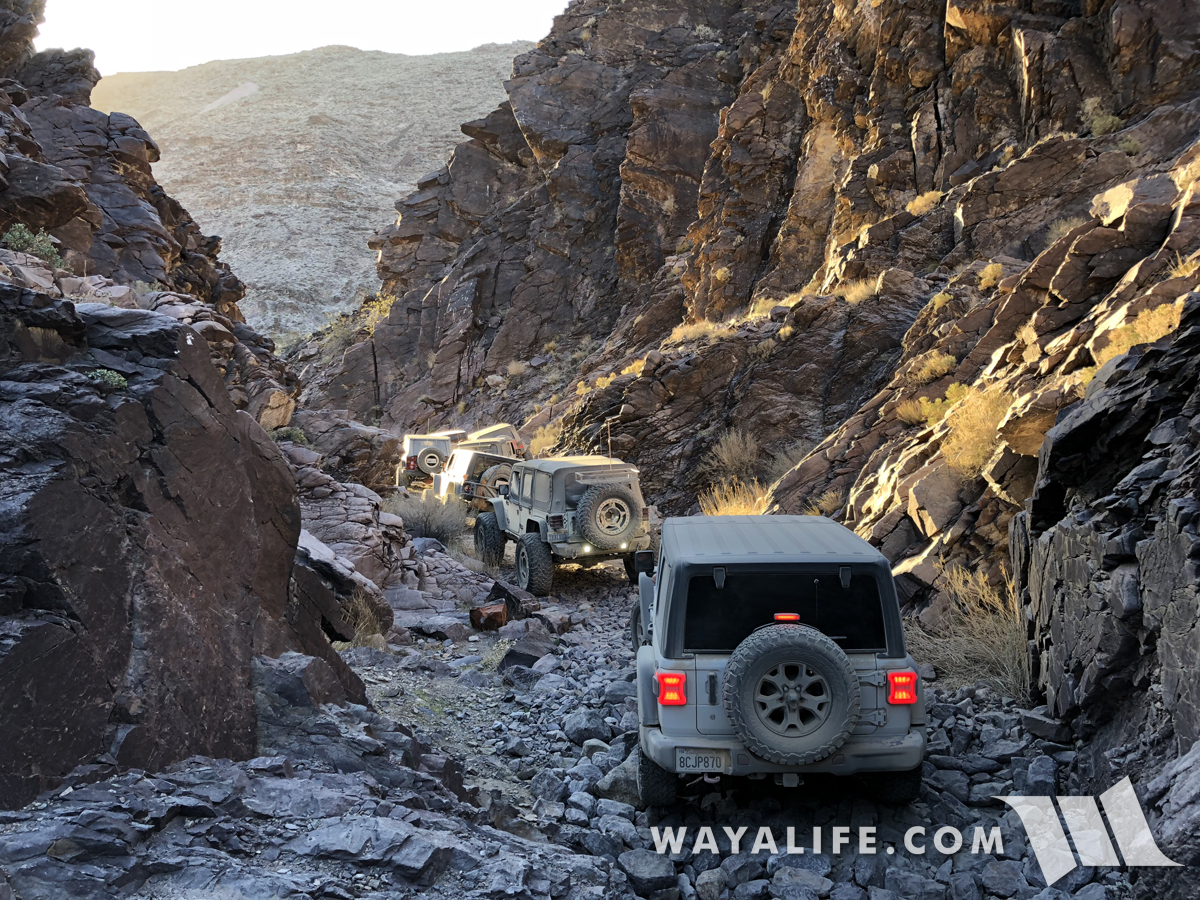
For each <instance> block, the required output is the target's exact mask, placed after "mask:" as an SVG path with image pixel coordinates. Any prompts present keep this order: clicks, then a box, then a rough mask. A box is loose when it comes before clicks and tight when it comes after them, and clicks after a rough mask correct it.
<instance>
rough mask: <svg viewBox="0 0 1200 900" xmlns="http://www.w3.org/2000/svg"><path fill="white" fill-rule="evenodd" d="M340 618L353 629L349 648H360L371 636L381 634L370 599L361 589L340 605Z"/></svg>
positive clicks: (377, 617) (356, 590)
mask: <svg viewBox="0 0 1200 900" xmlns="http://www.w3.org/2000/svg"><path fill="white" fill-rule="evenodd" d="M342 618H343V619H345V621H346V624H347V625H349V626H350V627H351V628H353V629H354V637H353V638H352V639H351V641H350V644H351V646H354V647H361V646H363V644H364V643H365V642H366V641H367V640H368V639H369V638H371V637H372V636H373V635H377V634H382V633H383V623H382V622H380V621H379V615H378V613H377V612H376V611H375V607H374V605H373V604H372V603H371V599H370V598H369V597H368V596H367V593H366V591H364V590H363V589H362V588H355V589H354V593H353V594H351V595H350V597H349V598H348V599H347V600H346V601H345V602H344V603H342Z"/></svg>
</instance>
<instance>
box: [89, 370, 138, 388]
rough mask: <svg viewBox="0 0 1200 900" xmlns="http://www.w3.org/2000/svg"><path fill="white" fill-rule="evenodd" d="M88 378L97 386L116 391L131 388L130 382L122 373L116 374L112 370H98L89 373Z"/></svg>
mask: <svg viewBox="0 0 1200 900" xmlns="http://www.w3.org/2000/svg"><path fill="white" fill-rule="evenodd" d="M88 378H90V379H91V380H92V381H95V382H96V383H97V384H102V385H104V386H105V387H107V388H112V389H113V390H114V391H123V390H125V388H127V387H129V380H128V379H127V378H126V377H125V376H124V375H122V374H121V373H120V372H114V371H113V370H112V369H96V370H95V371H94V372H89V373H88Z"/></svg>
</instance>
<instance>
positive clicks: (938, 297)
mask: <svg viewBox="0 0 1200 900" xmlns="http://www.w3.org/2000/svg"><path fill="white" fill-rule="evenodd" d="M953 299H954V295H953V294H951V293H950V292H949V291H942V292H941V293H940V294H934V295H933V296H932V297H930V298H929V302H930V303H932V304H933V308H934V309H941V308H942V307H943V306H945V305H946V304H947V303H949V302H950V301H951V300H953Z"/></svg>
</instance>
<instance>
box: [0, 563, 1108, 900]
mask: <svg viewBox="0 0 1200 900" xmlns="http://www.w3.org/2000/svg"><path fill="white" fill-rule="evenodd" d="M422 553H423V556H424V557H425V561H426V563H427V566H426V571H427V572H428V573H430V574H429V575H428V577H427V578H426V581H425V583H424V585H423V587H422V589H421V590H420V591H417V590H414V591H412V593H411V594H410V595H408V596H407V597H402V598H401V601H402V602H404V601H407V602H406V603H405V605H408V606H413V605H414V603H415V602H416V597H417V595H419V596H420V597H421V598H423V602H425V603H431V604H432V603H439V602H440V604H441V609H440V611H439V610H438V609H437V608H436V607H423V608H417V609H411V610H407V611H405V610H398V611H397V620H398V622H399V623H400V625H399V627H398V628H396V629H394V630H393V632H392V634H391V637H392V638H397V639H400V640H403V639H404V638H403V637H402V635H403V634H404V633H407V639H408V640H410V641H411V643H410V644H408V645H402V644H398V643H396V642H393V643H392V644H390V645H389V649H388V650H380V649H377V648H372V647H365V646H364V647H357V648H353V649H348V650H344V651H342V656H343V658H344V659H345V660H346V661H347V662H348V663H349V664H350V665H351V666H352V667H353V668H354V669H355V670H356V671H357V672H358V673H359V675H360V676H361V677H362V679H363V681H364V682H365V683H366V685H367V690H368V695H369V698H370V702H371V704H372V707H373V708H367V707H363V706H358V705H354V704H350V703H346V702H344V698H342V697H339V696H338V688H337V687H336V682H334V681H333V680H332V679H330V678H328V677H327V674H326V672H325V671H324V670H325V669H327V666H325V664H324V663H322V662H321V661H319V660H315V659H313V658H311V657H305V656H301V655H299V654H286V655H285V656H284V657H282V658H281V659H279V660H260V661H259V662H258V663H256V665H257V667H258V671H257V672H256V684H257V685H258V690H257V697H258V707H259V714H260V723H261V724H260V751H261V752H262V753H263V754H264V755H263V756H262V757H260V758H258V759H255V760H251V761H249V762H243V763H232V762H229V761H222V760H209V759H199V758H197V759H192V760H188V761H186V762H184V763H181V764H178V765H176V766H173V767H172V768H171V769H169V770H168V771H167V772H164V773H161V774H158V775H148V774H146V773H143V772H139V771H118V770H117V769H116V768H115V767H114V766H111V765H104V764H103V763H101V764H97V765H96V766H92V767H89V768H88V769H87V770H81V771H80V772H78V773H77V775H76V776H75V777H73V778H72V779H71V780H69V781H68V783H67V785H66V786H65V787H63V788H60V789H58V790H56V791H55V792H53V793H52V794H49V795H44V796H43V797H41V798H39V801H38V802H37V803H35V804H33V805H32V806H30V807H28V808H26V809H25V810H22V811H19V812H9V813H0V860H3V861H4V862H5V864H6V865H7V866H8V867H9V871H10V872H11V873H13V874H11V875H10V879H11V887H12V888H16V890H17V894H18V896H21V897H22V898H23V900H24V898H27V897H31V896H34V894H31V893H28V892H27V890H28V887H29V886H30V885H33V884H34V883H35V882H36V883H37V884H40V885H43V886H45V885H53V886H54V887H55V888H56V891H57V892H56V893H55V894H54V896H55V897H72V898H75V897H79V898H90V897H112V896H138V897H148V898H161V900H183V898H200V897H205V898H208V897H220V898H255V900H258V898H262V900H268V898H301V897H311V898H323V897H334V898H351V897H353V898H379V900H382V898H385V897H387V898H395V897H408V896H422V897H435V898H436V897H454V898H456V900H462V898H464V897H471V898H474V897H480V898H482V897H489V898H490V897H495V898H500V897H528V898H535V897H537V898H545V897H552V898H596V900H600V898H607V897H630V896H637V897H643V898H653V900H692V898H696V897H699V898H702V900H722V898H729V900H755V898H780V900H825V898H830V900H899V898H905V900H908V898H914V900H984V898H1003V900H1008V898H1016V900H1029V898H1035V897H1036V898H1038V900H1063V898H1066V897H1071V896H1075V897H1080V898H1084V900H1117V898H1120V897H1124V896H1126V895H1127V891H1128V885H1127V883H1126V880H1125V875H1124V874H1122V873H1120V872H1117V871H1114V870H1103V869H1096V868H1093V867H1079V868H1076V869H1075V870H1074V871H1072V872H1071V873H1069V874H1068V875H1067V876H1066V877H1065V878H1063V879H1061V880H1060V881H1058V882H1057V883H1056V885H1055V887H1052V888H1047V887H1046V886H1045V881H1044V879H1043V878H1042V876H1041V871H1040V869H1039V867H1038V864H1037V862H1036V860H1035V859H1034V857H1033V856H1032V855H1031V852H1030V849H1029V846H1028V844H1027V842H1026V839H1025V836H1024V831H1023V830H1022V829H1021V827H1020V824H1019V821H1018V820H1017V819H1016V817H1015V814H1014V813H1012V812H1010V811H1008V809H1007V807H1005V806H1004V805H1003V804H1002V803H1000V801H998V800H996V799H994V798H995V797H996V796H1001V795H1005V794H1008V793H1013V792H1024V793H1031V794H1052V793H1054V792H1055V791H1056V790H1057V789H1062V790H1063V791H1064V792H1067V791H1069V790H1070V788H1071V786H1072V775H1071V771H1072V762H1073V759H1074V750H1073V748H1071V747H1068V746H1065V745H1060V744H1055V743H1053V742H1051V741H1049V740H1047V739H1046V738H1045V737H1036V736H1034V735H1033V734H1031V733H1029V731H1027V729H1026V724H1029V725H1031V726H1032V727H1034V728H1035V729H1036V730H1043V731H1044V728H1041V727H1040V726H1039V725H1038V722H1039V721H1040V720H1039V719H1038V717H1037V716H1035V715H1029V714H1024V715H1023V713H1022V711H1020V710H1018V709H1017V708H1016V707H1015V705H1014V704H1013V702H1012V701H1010V700H1005V699H1003V698H1000V697H998V696H996V695H995V694H994V693H992V692H990V691H988V690H987V689H986V688H982V687H980V688H963V689H960V690H958V691H957V692H954V693H947V692H943V691H940V690H937V689H934V690H932V691H931V692H930V703H931V712H932V716H931V724H932V736H931V744H930V755H929V756H928V758H927V761H926V763H925V774H926V789H925V791H924V793H923V796H922V798H921V800H920V801H918V802H917V803H914V804H912V805H910V806H908V807H900V808H896V807H889V806H884V805H881V804H877V803H875V802H873V801H872V800H871V799H870V798H869V797H868V796H867V795H866V794H865V793H863V792H862V791H860V790H859V787H858V785H857V784H856V783H854V782H853V781H852V780H840V779H834V778H827V779H819V778H809V779H807V780H806V783H805V784H804V785H803V786H802V787H800V788H794V789H781V788H777V787H776V786H774V785H773V784H767V783H766V782H759V783H757V784H754V783H746V782H743V783H737V784H735V783H728V784H727V783H724V782H722V783H718V784H707V783H704V782H703V781H698V782H697V783H695V784H693V785H690V786H689V787H688V788H687V789H685V790H683V791H682V792H681V801H680V802H679V803H678V804H677V805H676V806H675V807H673V808H671V809H651V810H645V809H639V808H638V806H639V804H638V801H637V796H636V790H635V784H634V766H635V764H636V745H637V716H636V700H635V698H634V691H633V683H632V676H633V654H632V652H631V650H630V647H629V637H628V612H629V609H630V607H631V605H632V603H633V597H634V592H633V588H632V587H631V586H630V585H629V584H628V582H627V581H626V579H625V576H624V573H623V571H622V570H621V569H620V568H619V567H617V566H608V565H605V566H597V567H594V568H591V569H582V568H578V567H566V568H564V569H563V570H561V571H560V572H559V573H557V574H556V585H555V587H556V596H554V597H551V598H546V602H545V603H544V604H543V605H542V606H541V608H540V609H535V610H532V611H531V614H530V615H529V616H528V617H527V618H523V619H517V620H514V621H512V622H509V623H508V624H506V625H505V626H504V627H503V628H502V629H500V631H498V632H482V633H481V632H478V631H474V630H472V629H470V628H469V627H458V628H456V627H454V624H453V623H458V625H460V626H462V622H463V621H464V620H465V619H466V613H465V611H464V610H463V608H462V605H461V604H460V605H458V606H457V607H455V605H454V603H452V602H451V600H450V599H449V598H451V597H455V596H461V595H462V594H464V593H474V594H475V595H476V596H478V595H479V594H480V593H481V592H482V590H481V588H482V586H483V585H484V584H486V583H488V582H490V579H487V578H486V577H484V576H480V575H476V574H474V573H470V572H468V571H467V570H465V569H462V567H461V566H459V565H458V564H457V563H455V562H454V561H453V559H452V558H451V557H450V556H447V555H445V554H444V553H441V552H439V550H438V545H435V544H429V543H426V544H425V546H424V547H423V549H422ZM456 571H457V572H458V573H459V577H458V578H457V579H456V578H455V577H454V573H455V572H456ZM502 574H506V573H502ZM439 592H440V595H441V597H442V599H441V601H438V600H437V599H436V598H437V597H438V595H439ZM451 607H455V608H454V609H453V610H452V609H451ZM405 622H407V624H403V623H405ZM543 651H544V652H543ZM401 723H402V724H401ZM703 826H709V827H710V828H712V830H713V835H714V838H715V842H716V847H717V848H718V850H717V852H714V851H713V850H711V849H704V848H700V849H698V850H697V849H696V848H695V846H694V843H695V841H696V838H697V836H699V835H700V834H701V832H699V831H698V829H700V828H702V827H703ZM764 826H765V827H767V828H769V829H771V833H772V836H773V838H774V840H775V841H776V844H777V846H776V848H775V849H776V850H777V851H778V852H771V848H770V847H769V846H768V847H765V848H764V847H761V846H760V847H759V848H758V849H757V852H756V851H755V847H754V842H755V840H756V838H757V837H758V835H759V833H760V832H759V829H761V828H763V827H764ZM914 826H918V827H920V826H923V827H925V829H926V831H925V833H924V834H922V835H920V836H919V837H917V838H916V839H915V840H916V843H917V845H927V846H926V850H925V852H924V853H921V854H918V853H914V852H910V850H908V849H906V848H905V835H906V833H908V832H909V830H910V829H911V828H913V827H914ZM942 826H951V827H952V828H954V829H957V833H961V834H962V836H963V839H964V844H963V846H962V848H961V849H960V850H959V851H958V852H956V853H952V854H944V853H941V852H938V851H937V849H935V848H934V847H933V846H932V840H933V836H934V833H935V831H936V830H937V828H940V827H942ZM977 826H978V827H979V828H982V829H983V830H984V833H986V834H988V835H990V834H991V829H993V828H998V829H999V837H1000V839H1001V840H1000V846H995V845H993V846H992V847H991V848H990V850H989V851H988V852H971V844H972V841H973V838H974V831H975V828H976V827H977ZM679 827H687V828H689V829H690V830H689V832H688V836H687V838H686V840H685V841H684V842H683V843H682V844H681V845H680V847H679V848H678V850H677V851H675V852H670V853H665V854H660V853H658V852H655V845H656V838H655V831H654V830H652V829H659V830H660V831H659V833H660V834H661V833H662V832H661V829H665V828H679ZM726 827H728V828H729V829H731V831H732V834H733V835H735V836H736V835H737V834H738V830H739V829H741V828H743V827H745V828H746V831H745V832H742V835H741V837H740V838H739V841H738V846H736V847H735V846H733V845H732V843H731V835H730V834H729V833H727V832H726V831H725V828H726ZM789 828H792V829H794V834H795V835H796V838H795V840H796V843H797V844H798V845H800V846H803V847H804V848H805V852H804V853H791V854H789V853H788V852H787V844H786V840H787V833H788V829H789ZM835 828H847V829H848V832H846V833H847V834H849V835H852V837H850V839H849V840H848V842H847V843H845V844H844V845H840V846H838V847H836V848H835V847H834V846H833V839H834V837H836V836H837V834H838V832H835V831H834V829H835ZM870 828H874V832H873V833H872V834H871V836H872V838H873V842H874V852H868V850H869V848H868V846H867V845H865V844H862V845H860V844H859V840H860V839H861V833H862V830H864V829H870ZM816 829H820V831H821V833H822V835H823V837H822V839H821V840H822V843H821V846H820V848H819V849H818V851H817V852H814V846H813V843H814V834H815V833H816V831H815V830H816ZM949 840H950V838H949V837H946V838H945V840H944V842H945V841H949ZM23 879H24V880H23ZM8 890H10V887H9V886H8V885H5V884H3V883H0V898H5V900H7V898H8V897H9V896H11V895H10V894H7V893H6V891H8ZM39 896H40V895H39ZM47 896H50V895H47Z"/></svg>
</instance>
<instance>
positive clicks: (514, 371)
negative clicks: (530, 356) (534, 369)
mask: <svg viewBox="0 0 1200 900" xmlns="http://www.w3.org/2000/svg"><path fill="white" fill-rule="evenodd" d="M507 371H508V377H509V378H520V377H521V376H522V375H524V374H525V373H526V372H527V371H529V366H527V365H525V363H523V362H521V360H519V359H514V360H513V361H512V362H510V363H509V364H508V370H507Z"/></svg>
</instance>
